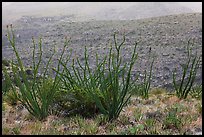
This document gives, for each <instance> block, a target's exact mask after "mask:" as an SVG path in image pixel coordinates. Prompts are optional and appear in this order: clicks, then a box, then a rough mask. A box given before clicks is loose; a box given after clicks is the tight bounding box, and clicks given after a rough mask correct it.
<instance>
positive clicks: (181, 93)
mask: <svg viewBox="0 0 204 137" xmlns="http://www.w3.org/2000/svg"><path fill="white" fill-rule="evenodd" d="M187 53H188V54H187V62H186V63H185V64H184V65H181V67H182V70H183V73H182V77H181V79H180V80H181V82H180V83H176V78H175V73H176V69H175V70H174V72H173V85H174V88H175V90H176V95H177V97H178V98H180V99H185V98H187V96H188V93H189V92H190V90H191V89H192V87H193V83H194V81H195V78H196V73H197V70H198V68H199V63H200V56H199V57H198V56H197V53H196V55H195V57H193V54H192V50H191V49H190V40H189V41H188V45H187ZM190 63H191V64H190ZM188 70H189V71H190V74H189V76H187V71H188ZM185 79H187V82H185Z"/></svg>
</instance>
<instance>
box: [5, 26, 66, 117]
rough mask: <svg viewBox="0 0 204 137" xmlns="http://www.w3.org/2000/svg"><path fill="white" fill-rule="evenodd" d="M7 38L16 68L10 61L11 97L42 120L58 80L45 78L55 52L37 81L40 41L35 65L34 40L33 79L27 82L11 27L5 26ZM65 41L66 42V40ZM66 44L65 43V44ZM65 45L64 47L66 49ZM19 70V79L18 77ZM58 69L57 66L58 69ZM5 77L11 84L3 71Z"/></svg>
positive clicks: (40, 49)
mask: <svg viewBox="0 0 204 137" xmlns="http://www.w3.org/2000/svg"><path fill="white" fill-rule="evenodd" d="M7 37H8V40H9V42H10V45H11V47H12V49H13V51H14V53H15V56H16V58H17V66H18V67H19V68H18V67H17V66H16V65H14V63H13V62H14V61H13V60H12V63H11V68H12V72H13V77H14V80H15V82H16V86H15V85H13V84H11V89H12V91H13V95H14V96H16V97H18V100H19V101H20V102H21V103H22V104H23V105H24V106H25V107H26V109H27V110H28V111H29V112H30V113H31V114H32V115H33V116H35V117H36V118H38V119H39V120H43V119H44V118H46V117H47V116H48V115H49V108H50V105H51V104H52V101H53V97H54V94H55V92H56V91H57V90H58V84H59V78H58V75H56V76H55V78H54V80H53V79H52V78H50V77H47V76H46V73H47V71H48V68H49V64H50V62H51V59H52V56H53V55H54V53H55V51H54V52H53V54H52V55H51V57H50V58H49V60H48V62H47V64H46V68H45V71H44V73H43V75H42V76H41V79H40V80H39V79H38V77H37V73H38V70H39V66H40V64H41V62H42V39H41V38H40V40H39V43H38V46H39V53H40V55H39V61H38V62H37V63H36V61H35V49H36V45H35V40H34V38H33V39H32V40H33V45H34V49H33V68H32V71H33V79H32V80H28V75H27V74H26V71H25V67H24V65H23V62H22V60H21V57H20V55H19V53H18V51H17V49H16V45H15V34H14V31H13V29H12V25H11V26H10V29H9V26H7ZM66 41H67V40H66ZM66 44H67V43H66ZM66 44H65V46H64V47H66ZM63 53H64V51H63V52H62V54H61V57H60V59H61V58H62V56H63ZM19 69H20V74H21V77H20V76H19ZM57 69H59V64H58V68H57ZM4 72H5V75H7V77H6V80H7V81H8V82H7V83H12V81H11V79H10V77H9V76H8V72H7V71H6V70H5V69H4ZM17 88H19V92H17Z"/></svg>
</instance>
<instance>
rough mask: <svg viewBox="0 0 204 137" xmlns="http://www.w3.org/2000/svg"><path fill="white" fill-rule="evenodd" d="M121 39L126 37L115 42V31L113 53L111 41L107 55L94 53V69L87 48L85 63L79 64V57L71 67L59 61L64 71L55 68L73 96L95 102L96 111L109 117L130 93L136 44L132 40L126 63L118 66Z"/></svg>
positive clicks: (89, 102)
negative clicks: (131, 50)
mask: <svg viewBox="0 0 204 137" xmlns="http://www.w3.org/2000/svg"><path fill="white" fill-rule="evenodd" d="M124 42H125V36H124V37H123V41H122V42H121V43H120V44H118V43H117V40H116V34H114V47H115V51H116V53H114V52H113V47H112V44H111V45H110V46H111V48H110V50H109V55H106V56H105V57H104V58H103V59H102V60H101V61H99V59H98V54H97V53H96V68H95V69H94V70H92V71H91V69H90V65H89V61H88V60H89V55H88V53H87V48H86V47H85V52H84V60H83V61H84V64H85V65H84V66H82V62H81V61H80V60H79V59H78V58H77V59H73V60H72V66H71V69H68V68H67V62H62V61H60V63H61V65H62V66H63V67H64V69H63V71H64V73H62V72H59V71H56V72H57V73H58V74H59V75H60V76H61V80H62V82H63V83H64V85H65V87H66V88H67V90H71V92H72V93H74V94H75V98H78V99H79V100H80V102H81V103H84V104H86V105H85V106H87V107H90V106H89V104H93V103H92V102H94V104H95V105H96V107H97V108H98V109H99V111H100V112H101V113H103V114H105V115H107V116H108V117H109V120H112V119H115V118H117V117H118V115H119V114H120V112H121V110H122V108H123V107H124V105H125V104H126V103H127V101H128V100H129V98H130V96H131V95H130V94H129V93H128V90H129V87H130V76H131V70H132V67H133V65H134V64H135V61H136V59H137V54H136V45H137V43H135V47H134V51H133V53H132V57H131V61H130V62H129V64H128V63H125V65H123V66H121V62H122V58H121V57H120V50H121V46H122V45H124ZM128 65H129V67H128ZM106 66H107V68H106ZM72 72H73V73H72ZM120 76H121V77H120ZM128 94H129V95H128ZM127 95H128V96H127ZM86 96H87V97H86ZM84 97H86V98H84ZM86 101H87V102H86Z"/></svg>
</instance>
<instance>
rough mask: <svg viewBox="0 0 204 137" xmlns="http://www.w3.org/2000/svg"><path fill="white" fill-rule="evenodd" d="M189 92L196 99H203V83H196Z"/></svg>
mask: <svg viewBox="0 0 204 137" xmlns="http://www.w3.org/2000/svg"><path fill="white" fill-rule="evenodd" d="M189 94H190V95H191V96H192V97H193V98H196V99H202V84H200V85H195V86H194V87H193V88H192V89H191V91H190V92H189Z"/></svg>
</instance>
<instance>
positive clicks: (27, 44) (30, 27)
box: [2, 13, 202, 89]
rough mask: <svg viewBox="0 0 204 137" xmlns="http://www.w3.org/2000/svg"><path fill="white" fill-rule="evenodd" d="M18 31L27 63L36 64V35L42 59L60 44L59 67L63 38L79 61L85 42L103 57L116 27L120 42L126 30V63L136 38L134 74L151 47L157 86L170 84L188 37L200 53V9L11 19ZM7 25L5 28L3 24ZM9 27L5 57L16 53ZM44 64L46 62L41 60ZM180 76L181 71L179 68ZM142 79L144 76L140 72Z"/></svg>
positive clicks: (18, 44) (19, 46) (144, 62)
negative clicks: (130, 16)
mask: <svg viewBox="0 0 204 137" xmlns="http://www.w3.org/2000/svg"><path fill="white" fill-rule="evenodd" d="M13 26H14V30H15V34H16V36H17V37H16V47H17V49H18V51H19V52H20V55H21V57H22V60H23V61H24V62H25V65H27V66H29V65H32V64H31V63H30V62H31V61H32V49H33V46H32V42H31V38H32V36H34V38H35V39H38V37H39V36H41V37H42V39H43V52H44V54H43V63H44V64H45V63H46V62H47V61H48V57H49V56H50V55H51V53H52V49H53V47H54V45H55V44H54V43H56V45H57V46H56V49H57V55H56V56H54V59H53V64H54V66H56V64H57V58H59V56H60V53H61V51H62V47H63V43H64V37H65V36H67V37H68V38H71V43H70V46H69V49H71V48H72V49H73V52H74V53H76V55H77V56H79V58H80V59H81V60H83V57H82V53H83V51H84V46H85V45H87V48H88V52H89V55H90V56H91V57H94V54H95V52H98V53H99V55H100V56H101V57H102V56H104V55H107V53H108V50H109V48H110V45H108V42H109V40H110V41H112V42H113V33H114V32H118V33H119V35H118V37H117V38H118V42H120V41H122V34H123V33H125V34H126V42H125V45H124V46H123V49H122V51H121V54H122V57H123V60H124V62H127V61H129V59H130V56H131V53H132V51H133V45H134V42H135V41H140V42H139V44H138V47H137V52H138V54H139V58H138V60H137V62H136V64H135V66H134V69H133V77H134V76H135V75H136V74H138V72H141V73H143V72H144V70H145V69H146V68H147V63H148V61H147V58H148V53H149V49H150V47H151V52H152V53H154V54H155V55H156V60H155V63H154V66H153V77H152V86H153V87H166V88H168V89H172V84H171V83H172V71H173V70H174V69H175V68H176V67H177V66H179V64H180V63H181V64H182V63H184V62H185V57H186V55H187V53H186V52H185V46H186V45H187V41H188V39H190V38H194V39H195V44H194V46H193V53H194V54H195V53H196V52H197V53H198V55H201V56H202V52H201V51H202V14H201V13H192V14H190V13H189V14H181V15H170V16H164V17H155V18H148V19H140V20H127V21H114V20H113V21H86V22H73V21H71V20H70V18H69V17H66V16H62V17H43V18H34V17H23V18H21V19H20V20H18V21H17V22H14V23H13ZM5 28H6V27H5ZM5 28H3V31H2V32H3V35H2V42H3V46H2V57H3V59H12V58H14V54H13V53H12V50H11V48H10V47H8V41H7V39H6V37H5V34H6V32H5ZM90 65H91V66H94V60H92V59H90ZM42 67H43V65H42ZM177 76H181V69H179V71H178V73H177ZM140 79H141V80H142V79H143V75H140ZM196 81H197V82H202V66H200V68H199V70H198V76H197V79H196Z"/></svg>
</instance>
